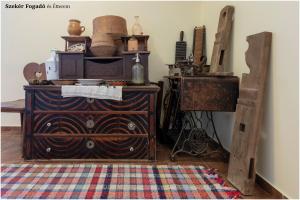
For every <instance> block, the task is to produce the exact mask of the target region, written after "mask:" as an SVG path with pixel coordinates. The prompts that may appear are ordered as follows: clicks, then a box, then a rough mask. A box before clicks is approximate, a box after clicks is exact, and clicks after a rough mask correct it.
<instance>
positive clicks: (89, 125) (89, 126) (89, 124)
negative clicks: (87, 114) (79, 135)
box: [86, 119, 95, 128]
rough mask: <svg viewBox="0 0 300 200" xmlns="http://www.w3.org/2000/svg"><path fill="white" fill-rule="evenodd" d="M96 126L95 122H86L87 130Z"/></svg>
mask: <svg viewBox="0 0 300 200" xmlns="http://www.w3.org/2000/svg"><path fill="white" fill-rule="evenodd" d="M94 126H95V122H94V121H93V120H91V119H89V120H87V121H86V127H87V128H93V127H94Z"/></svg>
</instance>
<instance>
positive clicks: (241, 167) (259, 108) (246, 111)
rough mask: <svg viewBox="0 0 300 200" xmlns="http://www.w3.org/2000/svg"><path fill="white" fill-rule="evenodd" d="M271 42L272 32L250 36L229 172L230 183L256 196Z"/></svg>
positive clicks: (244, 192) (247, 193) (243, 191)
mask: <svg viewBox="0 0 300 200" xmlns="http://www.w3.org/2000/svg"><path fill="white" fill-rule="evenodd" d="M271 40H272V33H270V32H262V33H258V34H255V35H250V36H248V37H247V41H248V43H249V48H248V50H247V52H246V54H245V55H246V63H247V65H248V67H249V69H250V73H249V74H243V75H242V82H241V86H240V96H239V98H238V104H237V111H236V117H235V125H234V129H233V137H232V145H231V155H230V161H229V169H228V180H229V181H230V182H231V183H232V184H233V185H234V186H235V187H237V188H238V189H239V190H240V191H241V192H242V193H243V194H245V195H250V194H252V193H253V190H254V185H255V165H256V151H257V145H258V142H259V137H260V133H261V124H262V114H263V97H264V92H265V83H266V79H267V73H268V67H269V59H270V50H271Z"/></svg>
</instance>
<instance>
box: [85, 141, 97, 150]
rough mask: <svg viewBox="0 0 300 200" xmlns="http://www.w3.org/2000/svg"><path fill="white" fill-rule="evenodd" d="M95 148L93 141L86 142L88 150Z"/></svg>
mask: <svg viewBox="0 0 300 200" xmlns="http://www.w3.org/2000/svg"><path fill="white" fill-rule="evenodd" d="M94 147H95V143H94V142H93V141H92V140H89V141H87V142H86V148H88V149H93V148H94Z"/></svg>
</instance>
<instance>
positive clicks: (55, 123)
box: [33, 114, 62, 133]
mask: <svg viewBox="0 0 300 200" xmlns="http://www.w3.org/2000/svg"><path fill="white" fill-rule="evenodd" d="M60 119H61V116H60V115H57V114H37V115H34V119H33V120H34V126H33V132H34V133H57V132H62V129H61V127H60Z"/></svg>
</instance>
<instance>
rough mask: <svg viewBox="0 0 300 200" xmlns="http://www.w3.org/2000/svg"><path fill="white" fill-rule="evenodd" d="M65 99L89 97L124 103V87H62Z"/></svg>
mask: <svg viewBox="0 0 300 200" xmlns="http://www.w3.org/2000/svg"><path fill="white" fill-rule="evenodd" d="M61 95H62V96H63V97H87V98H95V99H113V100H117V101H122V86H108V87H107V86H79V85H62V86H61Z"/></svg>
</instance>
